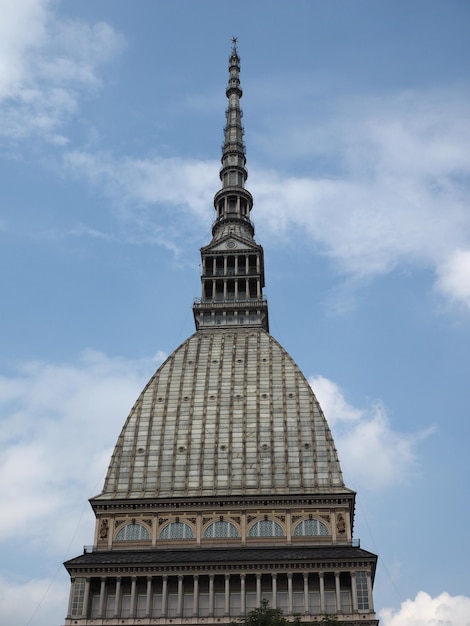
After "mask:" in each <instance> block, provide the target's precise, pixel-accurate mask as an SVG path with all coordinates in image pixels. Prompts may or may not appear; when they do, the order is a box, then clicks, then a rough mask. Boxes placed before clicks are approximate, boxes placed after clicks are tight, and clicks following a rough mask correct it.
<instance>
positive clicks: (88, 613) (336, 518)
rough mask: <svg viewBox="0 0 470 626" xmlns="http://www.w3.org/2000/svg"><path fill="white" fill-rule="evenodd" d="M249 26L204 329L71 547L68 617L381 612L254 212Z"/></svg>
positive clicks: (371, 618)
mask: <svg viewBox="0 0 470 626" xmlns="http://www.w3.org/2000/svg"><path fill="white" fill-rule="evenodd" d="M239 72H240V59H239V56H238V51H237V46H236V40H234V41H233V47H232V51H231V55H230V58H229V81H228V86H227V90H226V94H227V98H228V108H227V110H226V126H225V138H224V145H223V154H222V167H221V170H220V179H221V181H222V186H221V189H220V190H219V191H218V192H217V193H216V194H215V198H214V208H215V213H216V216H215V221H214V223H213V226H212V240H211V241H210V243H209V244H208V245H207V246H205V247H204V248H202V250H201V256H202V277H201V280H202V294H201V298H200V299H197V300H196V301H195V302H194V305H193V311H194V319H195V324H196V332H195V333H194V335H192V336H191V337H190V338H189V339H187V340H186V341H185V342H184V343H183V344H182V345H181V346H180V347H179V348H177V349H176V350H175V352H173V354H172V355H171V356H170V357H169V358H168V359H167V360H166V361H165V362H164V363H163V365H161V367H160V368H159V369H158V370H157V372H156V373H155V374H154V375H153V376H152V378H151V379H150V381H149V382H148V384H147V385H146V387H145V388H144V390H143V391H142V393H141V394H140V396H139V398H138V399H137V401H136V403H135V405H134V407H133V408H132V410H131V412H130V415H129V417H128V418H127V421H126V422H125V424H124V426H123V429H122V431H121V434H120V436H119V439H118V441H117V443H116V447H115V449H114V453H113V455H112V458H111V461H110V464H109V468H108V472H107V476H106V480H105V484H104V487H103V491H102V492H101V493H100V494H99V495H97V496H96V497H94V498H92V499H91V500H90V502H91V505H92V507H93V511H94V513H95V516H96V531H95V538H94V543H93V547H92V548H87V549H86V550H85V551H84V553H83V554H82V555H81V556H78V557H77V558H74V559H71V560H69V561H67V562H66V563H65V567H66V568H67V571H68V572H69V574H70V577H71V592H70V601H69V607H68V613H67V617H66V620H65V624H66V626H71V625H75V624H78V625H82V626H85V625H92V624H93V625H101V624H120V625H125V626H130V625H134V624H143V625H150V624H172V625H175V626H180V625H182V624H188V625H191V626H196V625H199V624H220V625H227V624H229V623H230V622H231V621H233V620H236V619H237V618H240V617H241V616H243V615H245V614H246V613H247V612H249V611H250V610H252V609H254V608H256V607H258V606H260V603H261V601H262V600H268V601H269V604H270V606H271V607H274V608H280V609H282V611H283V613H284V616H285V617H287V618H288V619H290V620H293V619H294V617H295V618H296V619H298V620H300V621H305V622H314V621H315V620H321V618H322V616H323V617H324V616H325V615H336V616H337V617H338V619H339V620H340V621H342V622H343V623H345V624H350V625H353V624H357V623H359V622H360V623H361V624H364V625H368V626H372V625H376V624H377V623H378V622H377V619H376V617H375V613H374V608H373V600H372V586H373V581H374V574H375V567H376V561H377V557H376V556H375V555H374V554H371V553H370V552H367V551H365V550H363V549H361V548H360V547H359V546H358V545H356V544H355V542H353V522H354V503H355V493H354V491H352V490H351V489H348V488H347V487H346V486H345V484H344V481H343V477H342V473H341V468H340V463H339V460H338V455H337V452H336V448H335V445H334V441H333V438H332V436H331V432H330V429H329V427H328V424H327V422H326V420H325V417H324V415H323V413H322V410H321V408H320V405H319V403H318V401H317V399H316V397H315V395H314V393H313V391H312V389H311V388H310V385H309V384H308V382H307V380H306V379H305V377H304V376H303V374H302V372H301V371H300V370H299V368H298V366H297V365H296V364H295V362H294V361H293V360H292V358H291V357H290V356H289V354H288V353H287V352H286V351H285V350H284V349H283V348H282V346H280V345H279V343H278V342H277V341H276V340H275V339H274V338H273V337H272V336H271V335H270V334H269V323H268V304H267V301H266V298H265V296H264V295H263V288H264V262H263V248H262V247H261V246H260V245H259V244H257V243H256V241H255V239H254V227H253V224H252V222H251V219H250V214H251V210H252V207H253V198H252V196H251V194H250V193H249V191H247V189H246V187H245V184H246V180H247V176H248V174H247V170H246V158H245V145H244V142H243V127H242V123H241V118H242V113H241V108H240V98H241V97H242V89H241V86H240V80H239Z"/></svg>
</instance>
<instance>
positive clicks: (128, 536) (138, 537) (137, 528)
mask: <svg viewBox="0 0 470 626" xmlns="http://www.w3.org/2000/svg"><path fill="white" fill-rule="evenodd" d="M149 539H150V534H149V531H148V530H147V529H146V528H145V526H142V524H126V526H124V528H121V530H120V531H119V532H118V534H117V535H116V541H148V540H149Z"/></svg>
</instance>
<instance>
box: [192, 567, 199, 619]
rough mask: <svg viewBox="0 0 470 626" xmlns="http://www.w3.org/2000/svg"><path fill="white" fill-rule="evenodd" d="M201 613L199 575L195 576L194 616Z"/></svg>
mask: <svg viewBox="0 0 470 626" xmlns="http://www.w3.org/2000/svg"><path fill="white" fill-rule="evenodd" d="M198 614H199V576H197V575H196V576H194V577H193V617H198Z"/></svg>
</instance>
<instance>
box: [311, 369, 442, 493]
mask: <svg viewBox="0 0 470 626" xmlns="http://www.w3.org/2000/svg"><path fill="white" fill-rule="evenodd" d="M309 382H310V385H311V387H312V389H313V390H314V392H315V395H316V396H317V398H318V400H319V402H320V405H321V407H322V409H323V411H324V413H325V416H326V418H327V420H328V423H329V425H330V427H331V430H332V432H333V435H334V439H335V443H336V446H337V448H338V452H339V457H340V461H341V466H342V468H343V471H344V472H345V473H346V482H349V481H351V480H352V481H353V483H354V484H355V485H359V484H360V485H361V487H362V488H363V489H365V488H367V489H381V488H383V487H387V486H390V485H393V484H397V483H402V482H404V481H405V480H406V479H407V478H408V477H409V476H410V474H412V473H413V472H414V471H415V469H416V461H417V459H416V444H417V443H418V442H419V441H420V440H421V439H422V438H423V437H426V436H427V435H429V433H430V432H432V430H431V429H429V430H428V431H426V432H422V433H400V432H397V431H394V430H393V428H392V425H391V424H390V421H389V419H388V417H387V413H386V410H385V408H384V407H383V406H382V405H381V404H380V403H376V404H374V405H372V406H370V407H368V408H367V409H358V408H356V407H353V406H351V405H350V404H349V403H348V402H347V401H346V399H345V398H344V395H343V393H342V391H341V389H340V388H339V386H338V385H337V384H336V383H334V382H332V381H331V380H328V379H327V378H324V377H323V376H318V377H313V378H310V380H309Z"/></svg>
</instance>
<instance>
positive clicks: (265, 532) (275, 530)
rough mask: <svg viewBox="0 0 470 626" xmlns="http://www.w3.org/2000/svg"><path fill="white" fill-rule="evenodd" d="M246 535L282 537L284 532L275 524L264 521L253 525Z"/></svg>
mask: <svg viewBox="0 0 470 626" xmlns="http://www.w3.org/2000/svg"><path fill="white" fill-rule="evenodd" d="M248 535H249V536H250V537H282V536H283V535H284V532H283V530H282V528H281V526H280V525H279V524H278V523H277V522H274V521H273V520H270V519H265V520H262V521H261V522H256V524H253V526H252V527H251V528H250V532H249V533H248Z"/></svg>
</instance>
